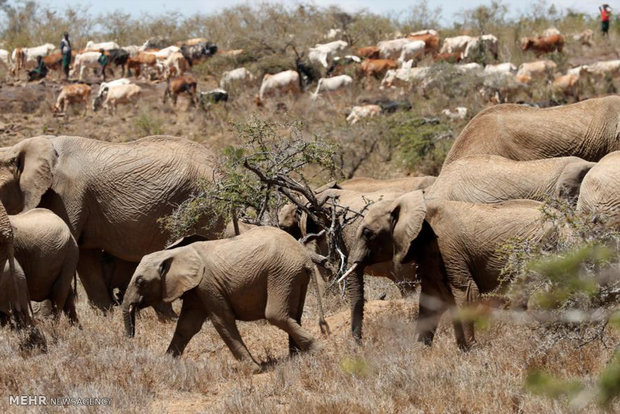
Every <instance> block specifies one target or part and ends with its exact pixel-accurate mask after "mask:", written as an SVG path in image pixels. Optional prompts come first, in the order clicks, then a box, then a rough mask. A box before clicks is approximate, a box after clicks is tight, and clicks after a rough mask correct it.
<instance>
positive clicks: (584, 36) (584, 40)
mask: <svg viewBox="0 0 620 414" xmlns="http://www.w3.org/2000/svg"><path fill="white" fill-rule="evenodd" d="M593 36H594V32H593V31H592V29H586V30H584V31H583V32H581V33H576V34H574V35H573V40H576V41H577V42H579V43H581V44H582V45H584V46H592V37H593Z"/></svg>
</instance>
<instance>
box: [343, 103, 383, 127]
mask: <svg viewBox="0 0 620 414" xmlns="http://www.w3.org/2000/svg"><path fill="white" fill-rule="evenodd" d="M380 113H381V107H380V106H379V105H361V106H354V107H353V108H351V113H349V115H348V116H347V122H349V123H350V124H351V125H353V124H355V123H357V122H358V121H359V120H360V119H362V118H372V117H373V116H375V115H379V114H380Z"/></svg>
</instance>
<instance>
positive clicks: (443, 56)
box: [433, 52, 463, 63]
mask: <svg viewBox="0 0 620 414" xmlns="http://www.w3.org/2000/svg"><path fill="white" fill-rule="evenodd" d="M433 60H434V61H435V62H448V63H459V62H460V61H461V60H463V54H462V53H461V52H453V53H439V54H436V55H435V56H433Z"/></svg>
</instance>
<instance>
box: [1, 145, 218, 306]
mask: <svg viewBox="0 0 620 414" xmlns="http://www.w3.org/2000/svg"><path fill="white" fill-rule="evenodd" d="M213 163H214V157H213V154H212V153H211V151H210V150H208V149H207V148H205V147H204V146H202V145H199V144H196V143H193V142H191V141H188V140H185V139H181V138H174V137H165V136H162V137H147V138H143V139H140V140H137V141H134V142H129V143H109V142H104V141H97V140H91V139H87V138H82V137H69V136H59V137H51V136H40V137H34V138H30V139H25V140H22V141H21V142H19V143H17V144H15V145H14V146H12V147H8V148H3V149H1V150H0V200H2V202H4V203H5V206H6V208H7V211H8V213H9V214H17V213H19V212H22V211H28V210H30V209H33V208H35V207H44V208H47V209H49V210H51V211H53V212H54V213H55V214H57V215H58V216H60V217H61V218H62V219H63V220H64V221H65V223H67V225H68V226H69V228H70V230H71V233H72V235H73V237H74V238H75V240H77V242H78V245H79V247H80V255H79V256H80V258H79V263H78V274H79V276H80V280H81V281H82V284H83V285H84V288H85V290H86V293H87V294H88V297H89V299H90V301H91V302H92V303H93V304H94V305H96V306H98V307H100V308H102V309H106V308H108V307H110V306H111V305H112V304H113V299H112V291H113V290H114V289H115V288H119V289H121V290H124V288H125V286H126V285H127V283H128V282H129V279H130V278H131V273H125V274H116V275H114V279H115V280H116V281H117V282H116V283H115V284H114V285H113V284H112V280H111V279H110V278H106V276H105V275H104V273H103V267H104V266H103V262H104V255H103V254H104V252H106V253H107V254H108V255H109V256H110V257H112V258H115V259H119V260H122V261H125V262H129V263H138V262H139V261H140V259H141V258H142V256H144V255H145V254H148V253H151V252H154V251H157V250H160V249H162V248H164V247H165V245H166V242H167V240H168V239H169V238H170V234H169V233H168V232H167V231H164V230H162V227H161V226H160V224H159V223H158V221H157V220H158V219H159V218H160V217H164V216H167V215H169V214H170V213H171V212H172V211H173V209H174V208H175V207H176V206H177V205H178V204H180V203H181V202H183V201H184V200H186V199H187V198H188V197H189V196H190V195H191V194H192V193H193V192H194V191H196V190H197V186H198V181H199V180H200V179H202V178H204V179H212V177H213V170H212V167H211V166H212V165H213ZM203 224H204V223H200V224H199V226H198V227H197V228H196V229H195V231H196V232H201V233H203V234H204V235H205V236H211V233H210V232H208V233H205V232H204V230H201V229H202V225H203ZM218 226H219V227H222V226H221V225H219V224H217V225H216V226H215V227H218ZM219 231H221V229H220V228H216V229H215V230H214V232H219ZM118 284H120V285H118Z"/></svg>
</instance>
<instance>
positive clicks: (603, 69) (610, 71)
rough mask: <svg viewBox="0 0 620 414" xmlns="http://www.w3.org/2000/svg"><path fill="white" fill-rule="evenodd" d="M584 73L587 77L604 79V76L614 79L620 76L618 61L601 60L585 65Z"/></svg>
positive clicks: (619, 62) (619, 60)
mask: <svg viewBox="0 0 620 414" xmlns="http://www.w3.org/2000/svg"><path fill="white" fill-rule="evenodd" d="M585 71H586V73H587V74H588V75H592V76H594V77H597V78H604V77H606V76H611V77H616V76H618V75H620V59H616V60H603V61H600V62H596V63H592V64H589V65H586V66H585Z"/></svg>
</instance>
